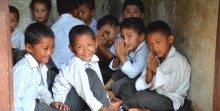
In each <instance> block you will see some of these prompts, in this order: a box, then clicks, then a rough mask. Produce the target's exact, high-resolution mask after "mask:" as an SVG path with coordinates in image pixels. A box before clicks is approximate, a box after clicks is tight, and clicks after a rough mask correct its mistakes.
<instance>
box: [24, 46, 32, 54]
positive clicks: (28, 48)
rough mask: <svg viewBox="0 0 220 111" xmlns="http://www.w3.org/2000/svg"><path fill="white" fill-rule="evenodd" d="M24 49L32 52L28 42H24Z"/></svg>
mask: <svg viewBox="0 0 220 111" xmlns="http://www.w3.org/2000/svg"><path fill="white" fill-rule="evenodd" d="M25 50H26V51H27V52H29V53H32V46H31V45H30V44H25Z"/></svg>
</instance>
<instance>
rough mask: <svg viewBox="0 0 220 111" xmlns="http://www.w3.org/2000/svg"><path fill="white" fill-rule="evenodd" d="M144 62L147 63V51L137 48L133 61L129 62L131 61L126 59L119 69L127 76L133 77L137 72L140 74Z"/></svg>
mask: <svg viewBox="0 0 220 111" xmlns="http://www.w3.org/2000/svg"><path fill="white" fill-rule="evenodd" d="M146 64H147V51H143V50H139V51H138V52H137V53H136V56H135V58H134V60H133V63H131V61H126V62H125V63H124V64H123V66H122V68H121V70H122V72H123V73H125V74H126V75H127V76H128V77H129V78H135V77H136V76H137V75H138V74H140V73H141V72H142V71H143V69H144V67H145V66H146Z"/></svg>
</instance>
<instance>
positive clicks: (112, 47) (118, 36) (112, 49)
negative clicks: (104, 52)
mask: <svg viewBox="0 0 220 111" xmlns="http://www.w3.org/2000/svg"><path fill="white" fill-rule="evenodd" d="M119 38H121V34H118V35H117V37H116V38H115V40H114V44H115V42H116V41H117V40H118V39H119ZM114 44H113V45H112V46H111V47H110V49H109V51H110V52H111V53H112V54H114V55H115V56H117V54H116V52H115V45H114Z"/></svg>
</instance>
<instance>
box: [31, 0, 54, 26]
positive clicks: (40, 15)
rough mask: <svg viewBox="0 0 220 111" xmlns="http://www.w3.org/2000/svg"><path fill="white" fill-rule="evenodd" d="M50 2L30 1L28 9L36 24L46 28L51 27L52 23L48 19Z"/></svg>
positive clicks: (46, 0)
mask: <svg viewBox="0 0 220 111" xmlns="http://www.w3.org/2000/svg"><path fill="white" fill-rule="evenodd" d="M51 7H52V4H51V0H32V1H31V4H30V8H31V10H32V14H33V17H34V19H35V20H36V22H40V23H43V24H45V25H47V26H51V25H52V24H53V23H52V21H51V20H50V19H49V15H50V11H51Z"/></svg>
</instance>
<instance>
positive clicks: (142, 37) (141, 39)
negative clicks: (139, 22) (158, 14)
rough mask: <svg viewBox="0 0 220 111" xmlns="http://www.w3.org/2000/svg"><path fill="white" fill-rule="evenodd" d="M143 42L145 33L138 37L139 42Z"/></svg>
mask: <svg viewBox="0 0 220 111" xmlns="http://www.w3.org/2000/svg"><path fill="white" fill-rule="evenodd" d="M144 40H145V33H142V34H141V35H140V41H141V42H142V41H144Z"/></svg>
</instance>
